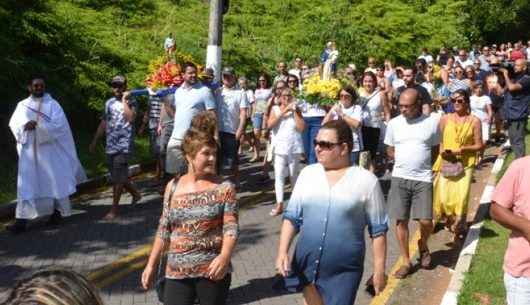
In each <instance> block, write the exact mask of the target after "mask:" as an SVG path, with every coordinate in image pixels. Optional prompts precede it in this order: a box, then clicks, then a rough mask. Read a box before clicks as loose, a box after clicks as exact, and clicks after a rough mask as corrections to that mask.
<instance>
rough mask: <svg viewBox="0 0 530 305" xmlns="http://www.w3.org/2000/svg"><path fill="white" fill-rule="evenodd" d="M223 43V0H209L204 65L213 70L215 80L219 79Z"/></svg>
mask: <svg viewBox="0 0 530 305" xmlns="http://www.w3.org/2000/svg"><path fill="white" fill-rule="evenodd" d="M222 45H223V0H210V27H209V31H208V49H207V50H206V67H209V68H212V69H213V70H214V75H215V80H216V81H219V80H220V79H221V55H222Z"/></svg>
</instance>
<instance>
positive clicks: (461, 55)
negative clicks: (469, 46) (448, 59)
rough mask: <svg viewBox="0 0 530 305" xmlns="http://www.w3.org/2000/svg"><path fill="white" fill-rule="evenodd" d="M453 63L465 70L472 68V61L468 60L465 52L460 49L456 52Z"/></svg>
mask: <svg viewBox="0 0 530 305" xmlns="http://www.w3.org/2000/svg"><path fill="white" fill-rule="evenodd" d="M455 61H456V63H457V64H459V65H460V67H462V68H463V69H465V68H466V67H467V66H473V60H471V59H469V58H468V56H467V51H466V50H464V49H460V51H458V56H457V57H456V60H455Z"/></svg>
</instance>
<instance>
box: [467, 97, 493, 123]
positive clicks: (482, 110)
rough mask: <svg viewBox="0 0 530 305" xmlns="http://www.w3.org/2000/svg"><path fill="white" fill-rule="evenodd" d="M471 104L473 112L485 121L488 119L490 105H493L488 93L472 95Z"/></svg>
mask: <svg viewBox="0 0 530 305" xmlns="http://www.w3.org/2000/svg"><path fill="white" fill-rule="evenodd" d="M469 99H470V103H469V106H470V107H471V113H472V114H473V115H474V116H476V117H477V118H479V119H480V121H481V122H484V121H486V120H487V119H488V108H487V107H488V105H491V99H490V97H489V96H487V95H482V96H476V95H472V96H471V97H470V98H469Z"/></svg>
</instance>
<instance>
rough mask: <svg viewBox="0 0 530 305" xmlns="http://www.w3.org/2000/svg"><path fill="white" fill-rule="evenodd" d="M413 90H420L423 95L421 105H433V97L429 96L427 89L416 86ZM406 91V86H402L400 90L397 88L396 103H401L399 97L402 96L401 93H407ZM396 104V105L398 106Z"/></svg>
mask: <svg viewBox="0 0 530 305" xmlns="http://www.w3.org/2000/svg"><path fill="white" fill-rule="evenodd" d="M412 88H414V89H416V90H418V92H419V93H420V95H421V104H422V105H423V104H429V105H431V104H432V98H431V95H430V94H429V92H428V91H427V89H425V88H424V87H423V86H421V85H418V84H416V85H414V86H413V87H412ZM405 89H407V87H406V86H401V87H399V88H397V90H396V91H397V94H396V101H397V102H399V97H400V96H401V93H402V92H403V91H405ZM397 102H396V104H397Z"/></svg>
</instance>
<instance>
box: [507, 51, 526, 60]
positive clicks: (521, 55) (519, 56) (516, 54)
mask: <svg viewBox="0 0 530 305" xmlns="http://www.w3.org/2000/svg"><path fill="white" fill-rule="evenodd" d="M510 59H511V60H512V61H516V60H518V59H526V56H524V53H523V51H522V50H513V51H512V53H511V54H510Z"/></svg>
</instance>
